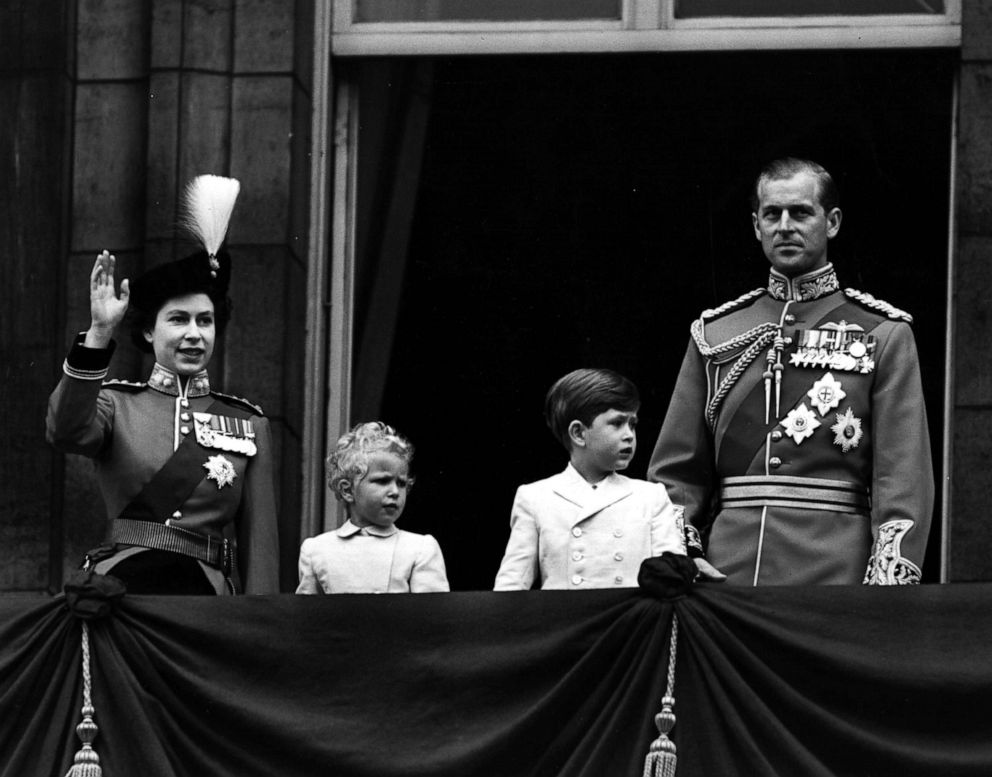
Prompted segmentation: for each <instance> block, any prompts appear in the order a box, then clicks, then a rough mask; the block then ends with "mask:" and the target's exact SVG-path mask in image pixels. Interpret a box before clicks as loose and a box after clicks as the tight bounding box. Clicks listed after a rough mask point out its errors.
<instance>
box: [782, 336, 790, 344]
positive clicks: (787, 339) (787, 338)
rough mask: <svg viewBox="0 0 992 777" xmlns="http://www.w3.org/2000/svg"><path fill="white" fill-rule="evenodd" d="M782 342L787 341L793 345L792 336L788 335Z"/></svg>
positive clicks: (786, 342)
mask: <svg viewBox="0 0 992 777" xmlns="http://www.w3.org/2000/svg"><path fill="white" fill-rule="evenodd" d="M782 342H783V343H785V344H786V345H792V338H791V337H786V338H784V339H783V340H782Z"/></svg>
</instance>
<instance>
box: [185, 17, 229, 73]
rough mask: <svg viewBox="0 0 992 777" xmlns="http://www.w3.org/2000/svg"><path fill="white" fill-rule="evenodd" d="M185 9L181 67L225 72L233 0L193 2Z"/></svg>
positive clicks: (226, 69) (227, 68)
mask: <svg viewBox="0 0 992 777" xmlns="http://www.w3.org/2000/svg"><path fill="white" fill-rule="evenodd" d="M185 8H186V18H185V20H184V23H183V36H184V48H183V67H185V68H195V69H197V70H211V71H214V72H223V73H227V72H229V71H230V69H231V60H232V56H231V54H232V52H231V37H232V36H231V27H232V25H233V19H234V18H233V12H234V2H233V0H196V2H186V3H185Z"/></svg>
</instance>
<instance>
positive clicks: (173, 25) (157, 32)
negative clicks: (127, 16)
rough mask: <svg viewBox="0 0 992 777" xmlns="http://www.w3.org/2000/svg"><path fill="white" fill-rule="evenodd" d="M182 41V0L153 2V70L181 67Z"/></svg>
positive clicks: (154, 0)
mask: <svg viewBox="0 0 992 777" xmlns="http://www.w3.org/2000/svg"><path fill="white" fill-rule="evenodd" d="M182 41H183V2H182V0H152V40H151V63H152V68H153V69H165V68H171V69H175V68H179V67H181V66H182V59H181V57H182V51H183V49H182Z"/></svg>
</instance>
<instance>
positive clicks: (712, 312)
mask: <svg viewBox="0 0 992 777" xmlns="http://www.w3.org/2000/svg"><path fill="white" fill-rule="evenodd" d="M767 291H768V290H767V289H765V288H758V289H752V290H751V291H749V292H747V293H746V294H741V296H739V297H738V298H737V299H732V300H730V302H724V303H723V304H722V305H720V307H718V308H707V309H706V310H704V311H703V312H702V313H700V314H699V317H700V318H701V319H703V320H704V321H709V320H710V319H711V318H716V317H717V316H722V315H723V314H724V313H729V312H730V311H732V310H737V308H739V307H743V306H744V303H746V302H751V301H752V300H755V299H757V298H758V297H760V296H761V295H762V294H764V293H766V292H767Z"/></svg>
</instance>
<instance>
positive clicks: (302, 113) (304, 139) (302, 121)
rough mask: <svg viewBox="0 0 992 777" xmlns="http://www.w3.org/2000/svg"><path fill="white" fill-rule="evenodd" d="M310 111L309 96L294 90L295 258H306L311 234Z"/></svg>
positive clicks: (292, 176)
mask: <svg viewBox="0 0 992 777" xmlns="http://www.w3.org/2000/svg"><path fill="white" fill-rule="evenodd" d="M310 111H311V102H310V97H309V95H307V94H306V92H304V91H303V89H302V88H301V87H300V86H299V84H295V85H294V87H293V133H292V134H293V136H292V140H291V142H290V154H291V159H290V175H289V186H290V200H289V219H290V224H289V244H290V248H291V249H292V251H293V253H294V254H295V255H296V257H297V258H298V259H300V260H302V261H303V262H306V258H307V244H308V238H309V230H310V159H311V158H310V137H311V132H310Z"/></svg>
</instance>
